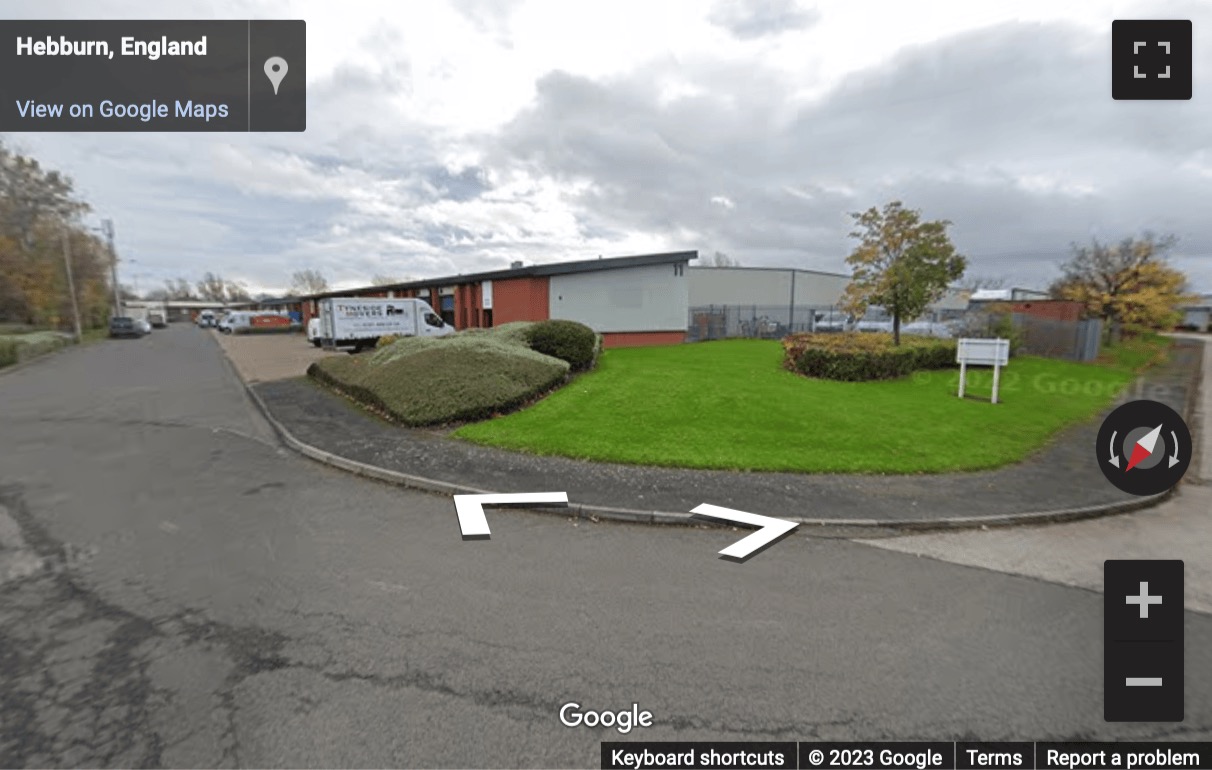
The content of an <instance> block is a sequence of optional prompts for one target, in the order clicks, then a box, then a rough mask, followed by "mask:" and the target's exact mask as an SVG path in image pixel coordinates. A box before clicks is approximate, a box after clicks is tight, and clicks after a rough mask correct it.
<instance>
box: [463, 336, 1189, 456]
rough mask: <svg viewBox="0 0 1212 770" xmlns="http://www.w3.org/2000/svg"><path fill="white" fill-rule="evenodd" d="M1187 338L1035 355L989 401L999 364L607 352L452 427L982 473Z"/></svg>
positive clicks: (708, 350) (541, 448) (589, 443)
mask: <svg viewBox="0 0 1212 770" xmlns="http://www.w3.org/2000/svg"><path fill="white" fill-rule="evenodd" d="M1172 345H1173V340H1170V339H1168V338H1163V337H1160V336H1156V335H1149V336H1146V337H1143V338H1139V339H1137V340H1133V341H1131V342H1129V343H1125V344H1124V345H1122V346H1119V347H1116V348H1112V349H1110V350H1108V351H1106V352H1105V353H1104V355H1103V356H1101V357H1100V360H1099V361H1098V362H1095V363H1090V364H1081V363H1073V362H1067V361H1058V360H1052V359H1044V358H1037V357H1031V356H1023V357H1016V358H1014V359H1013V360H1012V361H1011V363H1010V366H1009V367H1007V368H1006V369H1005V370H1004V371H1003V378H1002V382H1001V388H1000V401H1001V403H999V404H991V403H989V401H988V399H989V395H990V391H991V389H992V371H991V370H990V369H983V368H981V369H973V370H970V373H969V379H968V386H967V394H968V397H967V398H965V399H960V398H958V397H957V395H956V394H957V390H958V378H959V372H958V370H938V371H928V372H926V371H923V372H916V373H914V374H913V375H910V376H909V377H904V378H901V379H897V380H888V381H881V382H861V383H844V382H832V381H825V380H810V379H807V378H804V377H802V376H800V375H797V374H794V373H791V372H788V371H786V370H784V369H783V368H782V349H781V347H780V344H779V342H777V341H768V340H721V341H715V342H706V343H694V344H688V345H678V346H667V347H651V348H624V349H614V350H607V351H605V353H604V354H603V356H602V357H601V360H600V361H599V364H598V367H597V368H596V369H595V370H594V371H592V372H589V373H586V374H584V375H581V376H579V377H577V378H576V379H574V380H573V381H572V382H570V383H569V384H568V385H566V386H564V387H563V388H561V389H559V390H557V391H556V392H554V393H552V394H550V395H548V396H547V397H546V398H544V399H543V400H541V401H539V402H537V403H535V404H533V405H531V406H529V407H528V408H526V409H523V410H521V411H518V412H514V413H512V414H509V415H503V416H500V417H497V418H493V419H489V420H485V421H482V422H477V423H472V424H468V425H465V426H463V427H461V428H458V429H457V430H455V431H454V432H453V433H452V435H453V436H455V437H457V438H460V439H463V440H466V441H469V442H472V443H475V444H480V445H485V446H493V447H497V448H501V449H509V450H514V451H523V452H527V453H530V454H534V455H540V456H561V457H568V458H573V459H579V460H590V461H598V462H611V463H621V464H630V465H649V466H657V467H675V468H695V469H713V470H732V471H783V472H796V473H860V474H915V473H945V472H963V471H981V470H991V469H995V468H1000V467H1005V466H1007V465H1011V464H1014V463H1018V462H1021V461H1022V460H1024V459H1026V458H1028V457H1030V456H1031V455H1032V454H1034V453H1036V452H1038V451H1039V450H1041V449H1043V448H1044V447H1046V446H1048V445H1049V444H1050V443H1051V442H1052V441H1053V439H1054V438H1055V437H1056V436H1057V435H1058V434H1060V433H1061V432H1062V431H1064V430H1065V429H1067V428H1070V427H1072V426H1074V425H1078V424H1081V423H1083V422H1087V421H1089V420H1091V419H1092V418H1094V417H1095V416H1097V415H1098V414H1099V413H1101V412H1102V411H1104V410H1105V409H1106V408H1107V407H1108V406H1109V405H1110V404H1111V403H1113V402H1114V400H1115V399H1116V398H1117V397H1118V396H1119V395H1120V394H1121V393H1122V392H1123V390H1124V389H1125V388H1127V387H1128V386H1130V385H1131V384H1132V383H1133V382H1134V381H1135V379H1136V376H1137V374H1138V373H1139V372H1140V371H1142V370H1143V369H1144V368H1147V367H1148V366H1150V365H1155V364H1156V363H1158V362H1159V361H1160V360H1164V356H1165V354H1166V351H1168V350H1169V348H1170V347H1171V346H1172Z"/></svg>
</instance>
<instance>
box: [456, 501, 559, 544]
mask: <svg viewBox="0 0 1212 770" xmlns="http://www.w3.org/2000/svg"><path fill="white" fill-rule="evenodd" d="M454 504H455V513H457V514H458V515H459V530H460V531H461V532H462V533H463V539H464V540H487V539H488V538H489V536H491V534H492V533H491V532H490V531H489V530H488V519H487V518H485V516H484V506H486V505H527V504H530V505H534V504H540V505H568V493H567V492H512V493H507V494H499V495H455V496H454Z"/></svg>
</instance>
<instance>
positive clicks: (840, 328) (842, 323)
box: [812, 310, 853, 332]
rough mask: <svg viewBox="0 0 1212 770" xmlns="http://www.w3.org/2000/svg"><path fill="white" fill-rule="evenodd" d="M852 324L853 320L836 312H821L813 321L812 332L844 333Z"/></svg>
mask: <svg viewBox="0 0 1212 770" xmlns="http://www.w3.org/2000/svg"><path fill="white" fill-rule="evenodd" d="M852 323H853V319H851V318H850V316H848V315H846V314H845V313H842V312H839V311H837V310H829V311H821V312H818V313H817V314H816V318H815V320H814V321H813V326H812V328H813V330H814V331H818V332H844V331H846V330H848V329H849V328H850V327H851V325H852Z"/></svg>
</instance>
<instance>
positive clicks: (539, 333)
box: [526, 320, 598, 371]
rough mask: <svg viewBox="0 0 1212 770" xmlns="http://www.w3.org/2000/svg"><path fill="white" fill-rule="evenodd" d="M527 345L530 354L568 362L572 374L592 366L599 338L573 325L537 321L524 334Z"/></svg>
mask: <svg viewBox="0 0 1212 770" xmlns="http://www.w3.org/2000/svg"><path fill="white" fill-rule="evenodd" d="M526 344H527V345H529V346H530V348H531V350H534V351H536V352H539V353H542V354H544V355H548V356H551V357H553V358H558V359H560V360H561V361H567V362H568V365H569V366H570V367H571V368H572V370H573V371H581V370H584V369H588V368H589V367H590V366H592V365H593V360H594V355H595V353H596V351H597V344H598V335H597V334H596V333H595V332H594V331H593V329H590V328H589V327H588V326H586V325H585V324H583V323H577V322H576V321H562V320H552V321H539V322H538V323H536V324H534V325H533V326H531V327H530V328H528V329H527V330H526Z"/></svg>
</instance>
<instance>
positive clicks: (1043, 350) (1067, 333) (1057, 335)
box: [1014, 313, 1103, 361]
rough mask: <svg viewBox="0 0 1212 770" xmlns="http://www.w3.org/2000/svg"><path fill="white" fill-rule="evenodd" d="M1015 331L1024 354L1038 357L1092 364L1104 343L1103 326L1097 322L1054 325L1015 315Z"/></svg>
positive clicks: (1019, 314)
mask: <svg viewBox="0 0 1212 770" xmlns="http://www.w3.org/2000/svg"><path fill="white" fill-rule="evenodd" d="M1014 328H1015V331H1016V332H1018V334H1019V335H1020V339H1021V342H1022V347H1021V350H1022V352H1024V353H1029V354H1031V355H1035V356H1045V357H1047V358H1065V359H1068V360H1070V361H1093V360H1094V359H1095V358H1097V357H1098V351H1099V348H1100V346H1101V343H1102V334H1103V324H1102V321H1100V320H1098V319H1097V318H1092V319H1089V320H1085V321H1054V320H1051V319H1048V318H1037V317H1035V316H1029V315H1023V314H1022V313H1015V314H1014Z"/></svg>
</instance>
